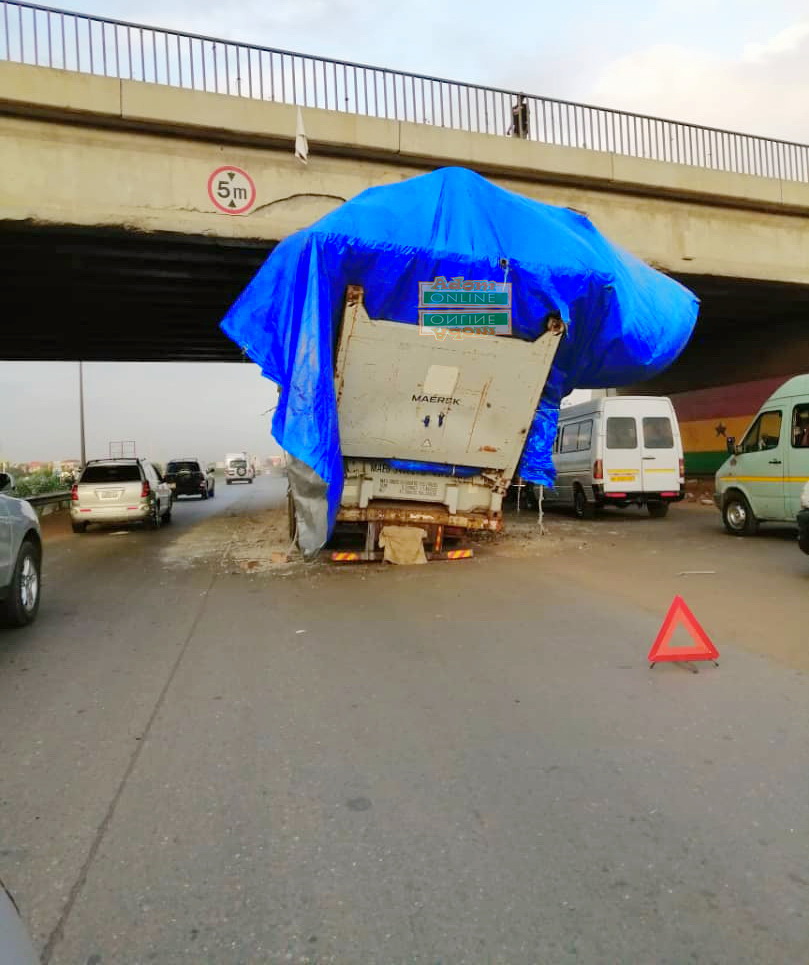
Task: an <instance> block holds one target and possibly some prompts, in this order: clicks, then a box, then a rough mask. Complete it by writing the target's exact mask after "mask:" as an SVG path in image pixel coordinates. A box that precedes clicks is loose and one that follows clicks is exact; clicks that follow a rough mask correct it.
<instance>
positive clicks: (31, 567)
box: [0, 472, 42, 627]
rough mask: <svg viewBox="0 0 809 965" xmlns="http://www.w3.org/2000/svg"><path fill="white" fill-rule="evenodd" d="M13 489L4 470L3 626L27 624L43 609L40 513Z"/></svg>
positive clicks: (0, 536) (0, 495) (0, 498)
mask: <svg viewBox="0 0 809 965" xmlns="http://www.w3.org/2000/svg"><path fill="white" fill-rule="evenodd" d="M13 491H14V480H13V479H12V478H11V476H9V475H8V473H5V472H0V625H3V626H10V627H24V626H25V625H26V624H28V623H32V622H33V621H34V618H35V617H36V615H37V610H39V588H40V585H41V573H42V538H41V536H40V532H39V520H38V519H37V514H36V512H35V511H34V509H33V508H32V506H31V504H30V503H27V502H26V501H25V500H24V499H15V498H13V497H12V496H11V495H10V494H11V493H12V492H13Z"/></svg>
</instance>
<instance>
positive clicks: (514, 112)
mask: <svg viewBox="0 0 809 965" xmlns="http://www.w3.org/2000/svg"><path fill="white" fill-rule="evenodd" d="M508 133H509V135H510V136H511V137H522V138H527V137H528V101H526V99H525V94H520V95H519V97H518V99H517V103H516V104H515V105H514V106H513V107H512V108H511V127H510V128H509V129H508Z"/></svg>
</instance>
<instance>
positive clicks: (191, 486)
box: [165, 459, 216, 499]
mask: <svg viewBox="0 0 809 965" xmlns="http://www.w3.org/2000/svg"><path fill="white" fill-rule="evenodd" d="M204 466H205V463H203V462H202V460H201V459H172V460H171V461H170V462H169V463H168V465H167V466H166V475H165V479H166V482H167V483H168V484H169V486H171V489H172V492H173V493H174V496H175V498H176V497H178V496H199V498H200V499H208V498H210V499H213V497H214V495H215V489H216V481H215V478H214V474H213V466H208V467H207V468H203V467H204Z"/></svg>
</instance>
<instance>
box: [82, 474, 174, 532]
mask: <svg viewBox="0 0 809 965" xmlns="http://www.w3.org/2000/svg"><path fill="white" fill-rule="evenodd" d="M171 504H172V492H171V487H170V486H169V484H168V483H167V482H166V481H165V480H164V479H163V477H162V476H161V475H160V473H159V472H158V471H157V469H155V467H154V466H153V465H152V464H151V463H150V462H147V461H146V460H145V459H91V460H89V461H88V463H87V465H86V466H85V467H84V471H83V472H82V474H81V477H80V478H79V481H78V482H77V483H76V485H75V486H74V487H73V489H72V491H71V502H70V522H71V524H72V526H73V532H74V533H83V532H85V531H86V529H87V526H88V524H89V523H113V524H115V525H120V524H121V523H146V525H147V526H151V527H152V528H153V529H157V528H158V527H159V526H160V524H161V523H170V522H171Z"/></svg>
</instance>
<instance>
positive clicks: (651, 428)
mask: <svg viewBox="0 0 809 965" xmlns="http://www.w3.org/2000/svg"><path fill="white" fill-rule="evenodd" d="M640 423H641V433H640V442H641V469H642V487H643V491H644V492H645V493H678V492H679V491H680V461H679V459H680V456H679V450H678V449H677V443H676V439H675V434H674V426H673V425H672V421H671V413H670V411H669V410H668V407H665V408H664V407H663V406H660V407H659V408H658V406H654V407H653V408H651V409H650V410H649V412H648V415H641V416H640Z"/></svg>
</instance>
